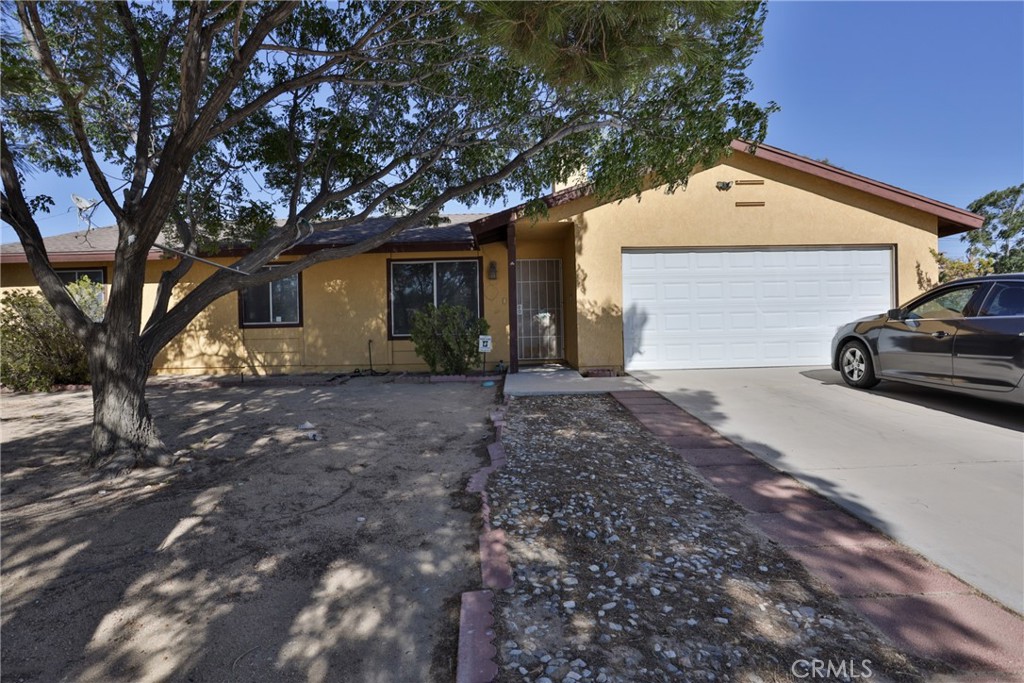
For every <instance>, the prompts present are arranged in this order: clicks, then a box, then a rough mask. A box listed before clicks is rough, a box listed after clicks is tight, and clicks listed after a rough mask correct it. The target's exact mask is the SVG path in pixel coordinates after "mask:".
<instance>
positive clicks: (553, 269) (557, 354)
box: [516, 259, 563, 361]
mask: <svg viewBox="0 0 1024 683" xmlns="http://www.w3.org/2000/svg"><path fill="white" fill-rule="evenodd" d="M517 268H518V271H517V273H516V276H517V284H516V296H517V299H518V302H517V303H518V309H517V318H518V322H519V360H522V361H533V360H561V359H562V357H563V355H562V262H561V260H559V259H520V260H519V261H518V262H517Z"/></svg>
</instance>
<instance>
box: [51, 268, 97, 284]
mask: <svg viewBox="0 0 1024 683" xmlns="http://www.w3.org/2000/svg"><path fill="white" fill-rule="evenodd" d="M57 277H59V278H60V279H61V282H63V283H64V284H66V285H70V284H71V283H72V282H78V281H79V280H81V279H82V278H83V277H87V278H89V280H90V281H91V282H98V283H100V284H101V285H102V284H106V282H107V271H106V270H104V269H103V268H77V269H73V268H67V269H65V268H61V269H59V270H57Z"/></svg>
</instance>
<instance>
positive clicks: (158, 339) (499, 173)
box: [141, 121, 610, 357]
mask: <svg viewBox="0 0 1024 683" xmlns="http://www.w3.org/2000/svg"><path fill="white" fill-rule="evenodd" d="M607 125H610V124H609V122H606V121H590V122H585V123H584V122H576V123H570V124H567V125H565V126H563V127H561V128H559V129H558V130H556V131H554V132H552V133H550V134H549V135H548V136H546V137H545V138H543V139H542V140H540V141H538V142H537V143H536V144H534V145H532V146H531V147H530V148H528V149H526V150H524V151H522V152H520V153H519V154H517V155H516V156H515V157H513V158H512V159H510V160H509V161H507V162H506V163H505V164H504V165H503V166H502V167H501V168H499V169H498V170H496V171H495V172H494V173H490V174H488V175H484V176H480V177H478V178H476V179H474V180H472V181H469V182H466V183H463V184H461V185H457V186H454V187H450V188H448V189H447V190H445V191H444V192H442V193H440V194H438V196H437V197H435V198H434V199H433V200H431V201H430V202H428V203H427V204H425V205H424V206H421V207H420V208H419V209H417V210H416V211H414V212H412V213H410V214H409V215H407V216H405V217H402V218H400V219H398V220H397V221H396V222H395V224H394V225H392V226H391V227H390V228H388V229H387V230H384V231H382V232H380V233H378V234H377V235H374V236H373V237H370V238H367V239H365V240H362V241H361V242H358V243H357V244H353V245H348V246H344V247H337V248H333V249H323V250H319V251H315V252H313V253H312V254H309V255H308V256H305V257H303V258H301V259H299V260H297V261H293V262H291V263H288V264H285V265H283V266H281V267H280V268H275V269H274V271H273V272H272V273H271V272H269V271H264V272H259V271H258V269H259V268H260V267H261V266H263V265H264V264H266V263H267V262H268V261H269V260H270V259H272V258H274V257H275V256H277V255H279V254H280V253H281V251H282V250H283V249H285V248H287V247H288V246H290V242H291V241H293V240H294V237H295V236H296V235H298V229H297V227H296V226H295V225H294V224H286V225H285V226H282V228H281V229H280V230H278V231H277V232H276V233H275V234H274V235H272V236H271V237H270V238H269V239H268V240H266V241H265V242H264V243H263V244H262V245H260V247H259V248H258V249H257V250H254V251H253V252H251V253H249V254H246V255H245V256H243V257H242V258H240V259H238V261H236V262H235V263H234V264H233V267H234V268H237V269H239V270H243V271H246V272H249V273H250V274H249V275H239V274H237V273H233V272H231V271H227V270H218V271H217V272H215V273H214V274H213V275H211V276H210V277H208V278H206V279H205V280H203V281H202V282H200V283H199V284H198V285H197V286H196V287H195V288H194V289H193V290H192V291H190V292H189V293H188V294H186V295H185V296H184V297H183V298H182V299H181V300H180V301H179V302H178V303H176V304H175V305H174V307H173V308H171V309H170V310H169V311H168V312H167V314H166V315H165V316H164V317H163V319H162V320H160V321H159V322H158V323H157V324H155V325H153V326H151V327H148V328H147V329H146V330H145V332H144V333H143V336H142V340H141V341H142V344H143V348H144V349H145V350H146V351H145V352H146V353H147V354H149V355H150V356H151V357H155V355H156V353H157V352H158V351H159V349H161V348H163V347H164V346H165V345H166V344H167V343H169V342H170V341H171V339H173V338H174V336H175V335H177V334H178V333H179V332H181V331H182V330H183V329H184V328H185V326H187V325H188V324H189V322H190V321H191V320H192V319H193V318H194V317H195V316H196V315H197V314H198V313H199V312H200V311H202V310H203V309H204V308H206V307H207V306H209V305H210V304H211V303H213V301H215V300H216V299H218V298H220V297H222V296H224V295H226V294H229V293H231V292H233V291H235V290H238V289H242V288H245V287H253V286H256V285H259V284H265V283H267V282H270V281H272V280H276V279H278V278H281V277H287V276H288V275H294V274H295V273H298V272H301V271H303V270H305V269H306V268H309V267H310V266H312V265H315V264H317V263H321V262H323V261H329V260H334V259H340V258H346V257H349V256H355V255H357V254H362V253H364V252H367V251H369V250H371V249H375V248H377V247H379V246H382V245H383V244H385V243H387V242H388V241H389V240H390V239H391V238H392V237H394V236H395V235H397V234H399V233H400V232H402V231H403V230H405V229H406V228H408V227H411V226H413V225H418V224H420V223H422V222H424V221H425V220H426V219H427V218H428V217H429V216H430V215H432V214H433V213H435V212H436V211H437V210H438V209H440V208H441V207H442V206H444V205H445V204H446V203H447V202H449V201H451V200H452V199H456V198H458V197H461V196H463V195H465V194H468V193H470V192H473V191H475V190H478V189H480V188H481V187H484V186H486V185H490V184H493V183H497V182H501V181H502V180H504V179H506V178H508V177H509V176H510V175H512V174H513V173H515V172H516V171H517V170H519V169H520V168H522V167H523V166H524V165H526V163H527V162H529V160H530V159H532V158H533V157H535V156H536V155H538V154H540V153H541V152H542V151H544V150H545V149H547V148H548V147H550V146H552V145H554V144H557V143H558V142H560V141H562V140H564V139H565V138H566V137H568V136H570V135H574V134H576V133H582V132H586V131H590V130H597V129H600V128H603V127H605V126H607ZM428 168H430V165H424V166H423V167H421V169H419V170H426V169H428ZM386 191H387V190H385V192H386ZM304 211H305V209H304V210H303V212H300V215H303V214H304ZM363 213H364V214H365V212H363ZM361 215H362V214H361ZM254 271H256V272H254Z"/></svg>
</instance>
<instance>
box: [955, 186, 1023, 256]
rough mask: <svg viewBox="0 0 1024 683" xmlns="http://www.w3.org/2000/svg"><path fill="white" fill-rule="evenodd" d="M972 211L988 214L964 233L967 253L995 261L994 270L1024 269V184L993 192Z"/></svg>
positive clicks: (979, 200) (980, 199) (970, 208)
mask: <svg viewBox="0 0 1024 683" xmlns="http://www.w3.org/2000/svg"><path fill="white" fill-rule="evenodd" d="M967 208H968V210H970V211H973V212H974V213H977V214H981V215H982V216H984V217H985V224H984V225H983V226H982V227H981V228H980V229H978V230H971V231H970V232H966V233H964V234H963V235H962V236H961V238H960V239H961V240H963V241H964V242H967V243H968V244H969V245H970V246H968V247H967V255H968V257H969V258H972V259H981V260H985V261H987V262H990V263H991V270H990V271H989V272H992V273H1020V272H1024V184H1021V185H1015V186H1013V187H1008V188H1006V189H1005V190H996V191H994V192H989V193H988V194H987V195H985V196H984V197H981V198H979V199H976V200H974V201H973V202H971V203H970V204H969V205H968V206H967Z"/></svg>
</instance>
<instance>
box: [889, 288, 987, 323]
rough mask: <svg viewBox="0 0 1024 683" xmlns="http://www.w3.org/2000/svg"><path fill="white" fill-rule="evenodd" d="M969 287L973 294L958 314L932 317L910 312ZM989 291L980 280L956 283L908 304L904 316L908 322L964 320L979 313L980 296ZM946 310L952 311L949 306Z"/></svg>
mask: <svg viewBox="0 0 1024 683" xmlns="http://www.w3.org/2000/svg"><path fill="white" fill-rule="evenodd" d="M968 289H969V290H971V296H969V297H968V298H967V301H966V302H964V307H963V309H962V310H961V311H960V312H959V313H958V315H956V316H947V317H944V318H940V317H935V316H932V317H924V316H917V317H913V318H912V317H910V314H911V313H912V312H913V311H914V309H918V308H921V307H922V306H925V305H927V304H930V303H931V302H933V301H935V300H936V299H941V298H942V297H944V296H948V295H950V294H953V293H954V292H960V291H963V290H968ZM987 291H988V290H987V287H985V286H984V284H983V283H978V282H972V283H967V284H963V285H956V286H951V287H947V288H945V289H943V290H942V291H937V292H934V293H931V295H930V296H924V297H922V298H921V299H920V300H918V301H915V302H914V303H913V304H912V305H910V306H907V313H906V315H905V316H904V318H903V319H904V321H906V322H911V321H913V322H918V321H921V320H944V321H945V320H963V319H965V318H972V317H974V316H976V315H977V311H978V303H979V298H983V297H984V293H986V292H987ZM972 304H974V305H973V306H972ZM945 310H947V311H952V309H948V308H947V309H945Z"/></svg>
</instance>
